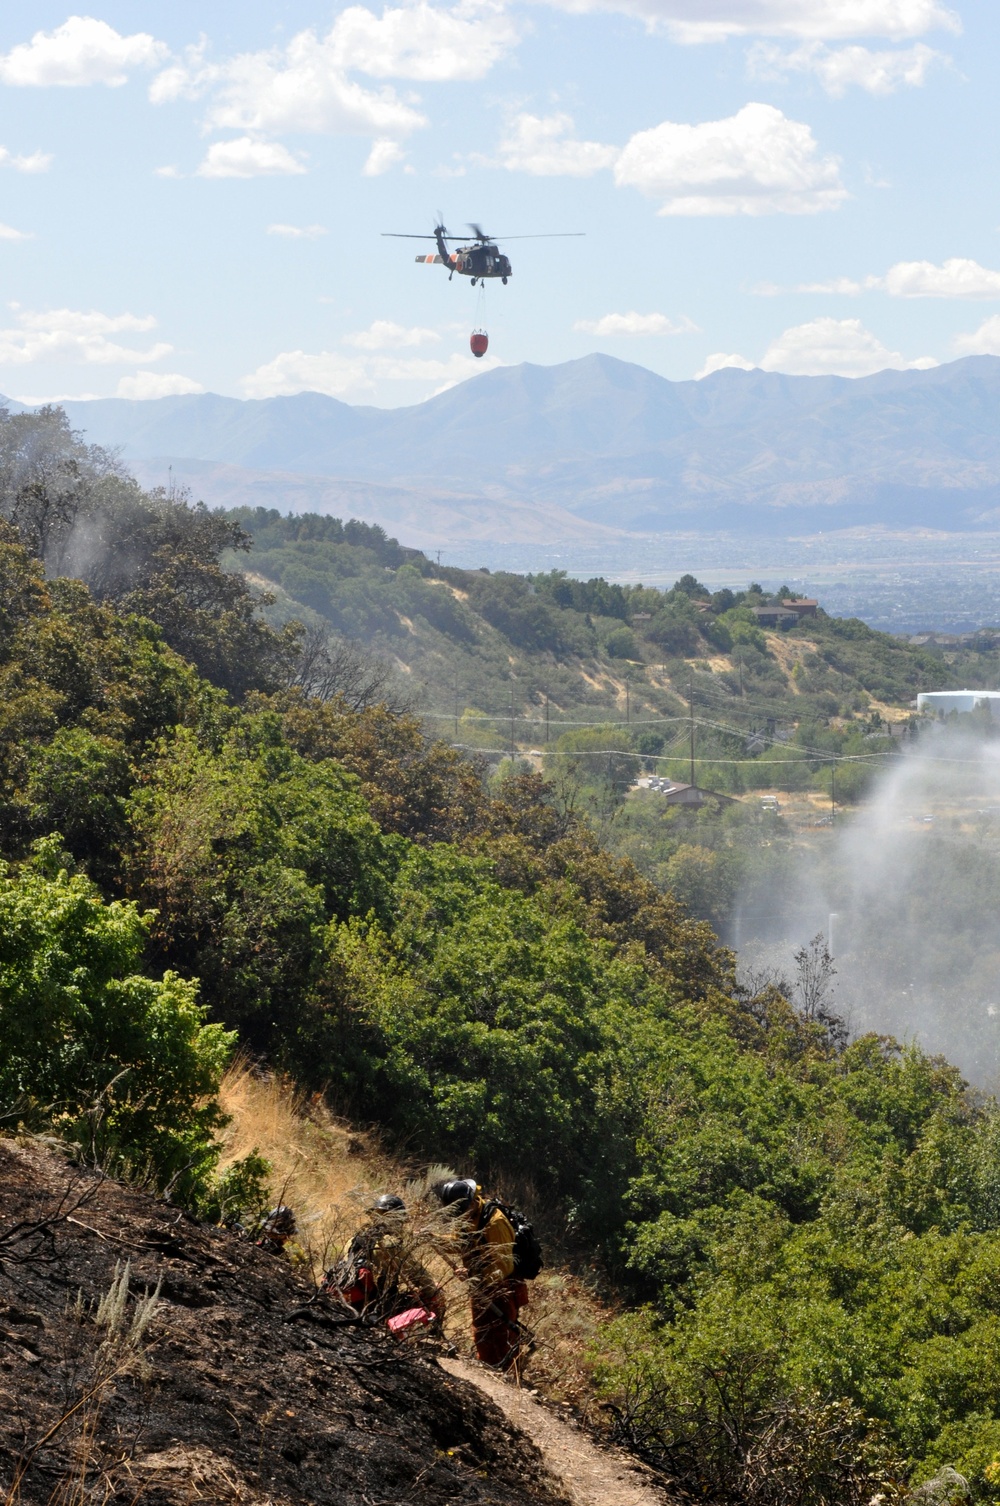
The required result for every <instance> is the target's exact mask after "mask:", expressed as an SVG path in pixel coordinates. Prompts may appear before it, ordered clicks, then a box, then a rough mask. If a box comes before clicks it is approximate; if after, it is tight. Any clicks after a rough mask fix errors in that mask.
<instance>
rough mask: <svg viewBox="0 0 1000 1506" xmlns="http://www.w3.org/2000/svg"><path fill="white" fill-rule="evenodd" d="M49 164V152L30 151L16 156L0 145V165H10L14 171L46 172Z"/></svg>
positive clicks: (50, 162) (50, 156) (50, 159)
mask: <svg viewBox="0 0 1000 1506" xmlns="http://www.w3.org/2000/svg"><path fill="white" fill-rule="evenodd" d="M51 165H52V153H51V152H31V153H30V154H29V155H28V156H18V155H17V154H16V153H15V152H11V151H8V150H7V148H6V147H5V146H0V167H12V168H13V169H14V171H15V172H16V173H44V172H48V170H49V168H50V167H51Z"/></svg>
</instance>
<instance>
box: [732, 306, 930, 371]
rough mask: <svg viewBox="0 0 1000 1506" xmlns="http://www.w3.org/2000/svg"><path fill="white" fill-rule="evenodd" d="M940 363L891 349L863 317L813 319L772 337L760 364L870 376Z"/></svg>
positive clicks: (779, 368)
mask: <svg viewBox="0 0 1000 1506" xmlns="http://www.w3.org/2000/svg"><path fill="white" fill-rule="evenodd" d="M937 364H938V363H937V362H936V361H935V360H934V359H933V358H932V357H930V356H920V357H918V358H917V359H916V360H914V361H908V360H907V359H906V357H905V356H903V355H901V354H900V352H899V351H898V350H889V349H888V348H887V347H886V346H885V345H883V344H882V342H881V341H880V340H879V338H878V336H877V335H873V334H872V333H871V331H870V330H867V329H865V327H864V325H863V324H862V323H861V320H860V319H831V318H829V317H823V318H820V319H813V320H811V321H810V323H808V324H797V325H795V326H794V327H793V328H791V329H786V330H785V332H784V334H782V335H779V336H778V338H777V339H776V340H772V341H771V344H770V345H769V346H768V348H767V350H766V351H765V352H764V356H763V359H762V360H761V362H760V366H761V368H762V369H763V370H764V371H782V372H785V373H786V374H787V375H789V376H846V377H859V376H871V375H872V373H873V372H876V371H885V370H887V369H891V370H893V371H925V370H927V369H928V368H929V367H931V366H936V365H937Z"/></svg>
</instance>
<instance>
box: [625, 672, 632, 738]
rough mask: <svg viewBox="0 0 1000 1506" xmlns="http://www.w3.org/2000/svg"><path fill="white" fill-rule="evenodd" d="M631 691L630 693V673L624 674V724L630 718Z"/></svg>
mask: <svg viewBox="0 0 1000 1506" xmlns="http://www.w3.org/2000/svg"><path fill="white" fill-rule="evenodd" d="M631 693H632V677H631V675H626V676H625V724H626V726H627V725H628V723H629V722H630V721H631V720H632V709H631Z"/></svg>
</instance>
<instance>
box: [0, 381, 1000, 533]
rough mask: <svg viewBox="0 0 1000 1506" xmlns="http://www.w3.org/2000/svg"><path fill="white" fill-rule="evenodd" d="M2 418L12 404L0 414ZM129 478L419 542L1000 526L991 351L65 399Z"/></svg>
mask: <svg viewBox="0 0 1000 1506" xmlns="http://www.w3.org/2000/svg"><path fill="white" fill-rule="evenodd" d="M12 406H13V405H12ZM63 406H64V407H65V409H66V411H67V413H68V414H69V416H70V419H71V421H72V423H73V424H74V426H75V427H77V428H79V429H81V430H84V431H85V432H86V435H87V437H88V439H90V440H92V441H94V442H97V443H101V444H106V445H117V446H120V447H121V450H122V454H123V458H124V459H125V461H126V462H127V463H128V464H129V466H130V467H131V468H132V469H133V470H134V471H135V472H136V474H137V475H139V477H140V479H142V480H143V481H144V482H146V483H147V484H150V483H156V482H159V483H163V482H165V481H166V480H167V477H168V474H169V471H170V468H171V467H172V470H173V477H174V479H175V480H176V481H179V482H182V483H184V484H187V485H189V486H190V487H191V489H192V491H194V492H195V493H196V494H197V495H199V496H202V497H204V498H205V500H206V501H209V502H213V503H225V504H227V505H234V504H235V503H237V502H249V503H261V504H262V505H266V506H276V507H279V508H281V509H282V510H288V509H292V510H295V511H302V510H306V509H309V510H316V511H322V512H334V513H353V514H354V515H355V516H361V517H364V518H366V519H368V520H369V521H377V522H381V523H383V524H384V526H386V527H387V528H389V529H390V530H392V531H394V532H396V533H398V534H399V535H400V536H401V537H403V538H404V539H406V538H408V537H412V538H413V541H417V538H418V536H419V542H421V543H422V544H424V545H425V546H426V545H427V544H428V543H446V542H452V541H455V540H462V539H472V538H481V539H490V540H494V541H497V542H510V541H515V540H520V541H531V540H535V541H538V542H542V541H555V540H560V539H566V540H569V539H576V540H581V539H585V538H589V539H591V540H593V541H594V542H599V541H600V539H602V538H610V537H613V536H617V537H621V536H622V535H623V534H627V533H639V534H660V533H667V532H676V531H685V532H692V531H695V532H709V531H713V530H719V529H726V530H729V531H732V532H734V533H738V534H743V535H748V536H762V535H763V536H767V535H775V536H778V535H785V536H787V535H789V534H791V533H796V532H798V533H802V532H814V531H819V530H832V529H838V528H847V527H858V526H863V525H872V526H879V525H881V526H888V527H892V528H896V529H898V528H901V527H902V528H905V527H923V528H927V527H929V528H936V529H945V530H949V531H956V530H961V531H964V530H970V529H972V530H975V529H995V528H996V527H997V524H998V522H1000V359H998V358H997V357H994V356H970V357H967V358H965V359H963V360H959V361H954V362H951V363H949V364H947V365H943V366H938V367H935V368H932V369H931V370H927V371H882V372H879V373H877V374H876V375H874V376H869V377H862V378H845V377H835V376H822V377H804V376H783V375H780V374H776V373H771V372H764V371H760V370H753V371H742V370H736V369H725V370H722V371H718V372H715V373H714V374H713V375H711V376H709V377H706V378H704V379H703V380H701V381H684V382H672V381H668V380H667V379H666V378H664V377H661V376H657V375H656V374H655V373H653V372H651V371H648V370H646V369H645V368H644V367H641V366H636V365H633V364H630V363H627V362H624V361H619V360H615V359H614V358H612V357H610V356H605V355H590V356H586V357H584V358H582V359H581V360H576V361H569V362H566V363H564V364H562V365H557V366H548V367H546V366H534V365H527V364H525V365H520V366H508V367H499V368H496V369H494V370H491V371H486V372H483V373H481V374H478V375H476V376H475V377H472V378H470V379H469V380H468V381H466V382H463V383H461V384H460V385H458V386H456V387H453V388H451V389H449V390H448V391H446V392H442V393H439V394H438V395H437V396H435V397H432V398H430V399H428V400H427V401H426V402H423V403H420V404H418V405H416V406H413V407H407V408H394V409H383V408H373V407H361V406H352V405H350V404H347V403H343V402H340V401H338V400H337V399H336V398H332V397H326V396H323V395H321V394H319V393H314V392H304V393H300V394H298V395H296V396H293V397H274V398H266V399H258V400H245V401H244V400H240V399H237V398H229V397H221V396H217V395H214V394H211V393H208V394H200V395H195V396H183V397H165V398H159V399H156V400H152V401H145V402H138V401H128V400H125V399H117V398H108V399H100V400H94V401H88V402H81V401H71V402H66V403H64V404H63Z"/></svg>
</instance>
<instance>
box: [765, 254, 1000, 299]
mask: <svg viewBox="0 0 1000 1506" xmlns="http://www.w3.org/2000/svg"><path fill="white" fill-rule="evenodd" d="M753 291H754V292H755V293H756V294H757V295H758V297H762V298H772V297H774V296H776V295H777V294H779V293H786V292H788V291H789V289H788V288H781V287H778V286H777V284H775V283H772V282H765V283H760V284H759V285H758V286H757V287H755V288H754V290H753ZM791 291H792V292H793V293H827V294H835V295H838V296H840V295H843V296H845V297H856V296H857V295H858V294H859V293H872V292H882V293H888V294H889V296H890V298H1000V272H994V271H992V270H991V269H990V268H989V267H981V266H980V265H979V263H978V262H977V261H971V260H970V259H969V258H968V257H965V256H950V257H949V258H948V260H947V261H943V262H942V263H941V265H940V266H937V265H935V263H934V262H932V261H898V262H896V263H895V265H894V266H892V267H890V268H889V270H888V272H886V274H885V276H884V277H863V278H860V279H856V278H853V277H832V278H830V279H829V280H828V281H827V282H800V283H799V284H798V285H797V286H796V287H794V288H792V289H791Z"/></svg>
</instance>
